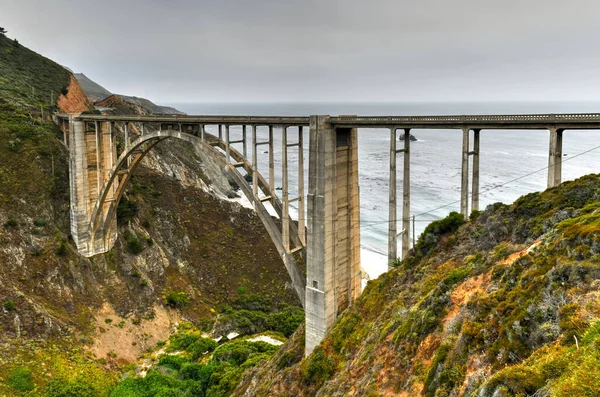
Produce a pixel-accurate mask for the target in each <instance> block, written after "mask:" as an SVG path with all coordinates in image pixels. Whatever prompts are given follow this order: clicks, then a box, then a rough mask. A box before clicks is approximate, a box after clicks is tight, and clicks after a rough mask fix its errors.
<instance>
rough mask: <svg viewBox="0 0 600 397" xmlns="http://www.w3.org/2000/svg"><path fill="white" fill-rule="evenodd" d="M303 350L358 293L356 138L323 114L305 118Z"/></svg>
mask: <svg viewBox="0 0 600 397" xmlns="http://www.w3.org/2000/svg"><path fill="white" fill-rule="evenodd" d="M309 162H310V164H309V181H308V244H307V250H308V252H307V283H306V300H305V312H306V348H305V349H306V350H305V352H306V354H310V353H311V352H312V351H313V349H314V348H315V346H317V345H318V344H319V343H320V342H321V340H322V339H323V338H324V337H325V335H326V333H327V331H328V330H329V328H331V326H333V323H334V322H335V319H336V318H337V316H338V315H339V314H340V313H341V312H342V311H344V310H345V309H346V308H347V307H348V306H349V305H350V304H351V303H352V301H354V299H356V298H357V297H358V296H359V295H360V292H361V277H360V274H361V268H360V219H359V218H360V211H359V192H358V138H357V130H356V128H335V127H334V126H333V125H331V123H330V118H329V116H311V118H310V150H309Z"/></svg>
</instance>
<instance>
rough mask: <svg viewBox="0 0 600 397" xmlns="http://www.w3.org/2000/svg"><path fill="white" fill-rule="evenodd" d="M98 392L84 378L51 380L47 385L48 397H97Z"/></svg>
mask: <svg viewBox="0 0 600 397" xmlns="http://www.w3.org/2000/svg"><path fill="white" fill-rule="evenodd" d="M97 395H98V393H97V392H96V390H95V389H94V387H93V386H92V385H90V384H88V383H86V382H85V381H83V380H75V381H69V380H67V379H62V378H60V379H54V380H51V381H50V382H49V383H48V385H47V386H46V397H95V396H97Z"/></svg>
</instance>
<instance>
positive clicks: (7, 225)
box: [3, 219, 19, 229]
mask: <svg viewBox="0 0 600 397" xmlns="http://www.w3.org/2000/svg"><path fill="white" fill-rule="evenodd" d="M18 225H19V224H18V223H17V221H15V220H14V219H9V220H7V221H6V222H4V225H3V226H4V227H5V228H6V229H14V228H16V227H17V226H18Z"/></svg>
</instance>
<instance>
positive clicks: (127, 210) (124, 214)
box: [117, 196, 139, 224]
mask: <svg viewBox="0 0 600 397" xmlns="http://www.w3.org/2000/svg"><path fill="white" fill-rule="evenodd" d="M138 212H139V206H138V202H137V201H135V200H130V199H129V198H127V197H126V196H123V197H121V200H119V205H118V206H117V222H118V223H119V224H124V223H126V222H129V221H131V220H133V218H135V217H136V216H137V215H138Z"/></svg>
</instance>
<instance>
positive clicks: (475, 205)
mask: <svg viewBox="0 0 600 397" xmlns="http://www.w3.org/2000/svg"><path fill="white" fill-rule="evenodd" d="M480 132H481V130H478V129H475V130H473V151H472V152H471V154H472V155H473V179H472V180H471V191H472V193H471V211H479V133H480Z"/></svg>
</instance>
